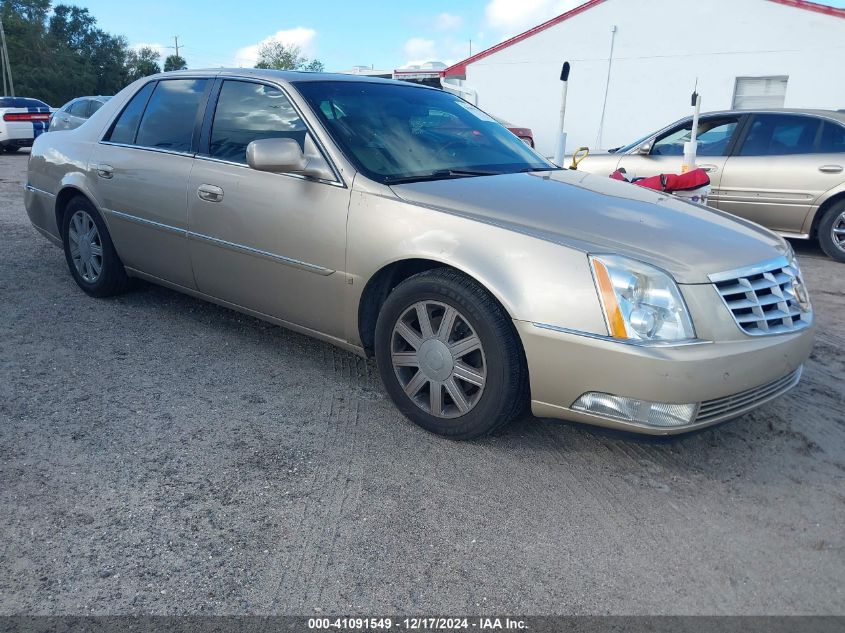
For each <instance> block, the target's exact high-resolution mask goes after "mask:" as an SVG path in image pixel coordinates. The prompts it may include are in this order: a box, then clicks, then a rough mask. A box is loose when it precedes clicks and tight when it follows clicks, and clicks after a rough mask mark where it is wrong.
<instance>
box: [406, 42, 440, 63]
mask: <svg viewBox="0 0 845 633" xmlns="http://www.w3.org/2000/svg"><path fill="white" fill-rule="evenodd" d="M403 50H404V51H405V57H407V58H409V59H421V60H423V61H429V60H432V59H436V58H437V47H436V46H435V43H434V40H427V39H425V38H423V37H412V38H411V39H409V40H408V41H407V42H405V46H404V47H403ZM408 63H417V62H408Z"/></svg>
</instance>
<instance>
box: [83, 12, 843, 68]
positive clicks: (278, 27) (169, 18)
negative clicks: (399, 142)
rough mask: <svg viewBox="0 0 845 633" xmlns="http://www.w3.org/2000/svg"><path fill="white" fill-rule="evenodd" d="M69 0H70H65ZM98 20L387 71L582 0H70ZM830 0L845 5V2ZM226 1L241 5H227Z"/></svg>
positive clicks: (207, 47)
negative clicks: (289, 47)
mask: <svg viewBox="0 0 845 633" xmlns="http://www.w3.org/2000/svg"><path fill="white" fill-rule="evenodd" d="M66 1H67V0H66ZM70 3H72V4H77V5H79V6H83V7H87V8H88V9H89V10H90V12H91V14H92V15H93V16H94V17H95V18H97V21H98V23H99V25H100V27H101V28H104V29H106V30H107V31H110V32H112V33H116V34H122V35H125V36H126V37H127V39H128V40H129V43H130V44H131V45H139V44H147V45H153V46H154V47H155V48H158V49H159V50H161V52H162V58H164V56H166V55H168V54H170V52H171V49H168V48H165V47H167V46H172V45H173V36H174V35H178V36H179V44H180V46H183V48H182V50H181V53H182V56H183V57H185V58H186V59H187V61H188V65H189V67H192V68H199V67H211V66H240V65H243V66H251V65H253V64H254V59H255V54H256V51H257V47H258V44H259V43H260V42H261V41H262V40H265V39H267V38H271V37H275V38H278V39H281V40H282V41H285V42H287V43H295V44H298V45H300V46H301V47H302V49H303V51H304V52H305V54H306V55H308V56H309V57H316V58H318V59H320V60H322V61H323V63H324V64H325V66H326V69H327V70H345V69H348V68H351V67H352V66H354V65H373V66H375V67H376V68H383V69H388V70H390V69H393V68H396V67H399V66H402V65H404V64H406V63H408V62H420V61H427V60H432V59H438V60H442V61H447V62H453V61H460V60H461V59H463V58H465V57H467V56H468V54H469V52H470V40H472V51H473V52H478V51H480V50H482V49H483V48H487V47H488V46H492V45H493V44H495V43H497V42H499V41H501V40H502V39H504V38H506V37H509V36H511V35H515V34H516V33H519V32H521V31H523V30H525V29H526V28H530V27H531V26H533V25H535V24H538V23H539V22H541V21H543V20H546V19H549V18H551V17H553V16H555V15H558V14H560V13H563V12H564V11H567V10H569V9H571V8H573V7H574V6H577V5H578V4H581V0H451V1H449V0H426V1H425V2H414V1H410V2H409V1H405V2H402V1H401V0H399V1H394V2H384V1H381V2H375V1H374V0H357V1H354V2H350V1H349V0H321V1H319V2H315V1H312V2H292V1H291V0H283V1H282V2H279V1H278V0H275V1H274V0H243V1H242V2H241V3H239V4H238V5H236V4H234V3H232V2H216V1H214V0H144V1H143V2H141V3H137V2H123V1H120V0H119V1H117V2H115V0H71V2H70ZM827 4H830V5H833V6H837V7H845V0H831V1H830V2H828V3H827ZM233 7H239V8H237V9H233Z"/></svg>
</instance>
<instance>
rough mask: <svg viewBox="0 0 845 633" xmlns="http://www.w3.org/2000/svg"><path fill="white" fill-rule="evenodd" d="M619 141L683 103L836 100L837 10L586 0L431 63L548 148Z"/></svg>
mask: <svg viewBox="0 0 845 633" xmlns="http://www.w3.org/2000/svg"><path fill="white" fill-rule="evenodd" d="M564 61H569V62H570V63H571V65H572V71H571V75H570V78H569V79H570V81H569V97H568V102H567V110H566V130H567V132H568V134H569V138H568V141H567V151H572V150H573V149H574V148H577V147H578V146H582V145H587V146H589V147H591V148H608V147H615V146H618V145H623V144H626V143H628V142H632V141H635V140H637V138H639V137H641V136H644V135H646V134H648V133H649V132H651V131H654V130H657V129H659V128H661V127H663V126H664V125H668V124H669V123H671V122H673V121H674V120H676V119H679V118H681V117H683V116H685V115H687V114H689V113H690V112H691V108H690V95H691V94H692V92H693V88H694V86H695V83H696V80H698V92H699V93H700V94H701V97H702V110H704V111H712V110H725V109H730V108H733V107H739V108H743V107H744V108H757V107H800V108H828V109H840V108H845V10H843V9H835V8H832V7H829V6H826V5H820V4H815V3H811V2H805V1H803V0H637V1H636V2H635V1H634V0H591V1H589V2H586V3H585V4H583V5H581V6H579V7H577V8H576V9H573V10H572V11H569V12H568V13H565V14H563V15H560V16H558V17H556V18H554V19H552V20H549V21H548V22H545V23H543V24H541V25H539V26H536V27H534V28H533V29H530V30H528V31H526V32H525V33H522V34H520V35H517V36H515V37H513V38H511V39H509V40H507V41H504V42H502V43H501V44H498V45H496V46H493V47H492V48H489V49H487V50H485V51H482V52H480V53H478V54H476V55H473V56H472V57H469V58H468V59H466V60H464V61H462V62H460V63H458V64H455V65H454V66H451V67H449V68H447V69H446V70H445V71H443V73H442V75H443V77H444V79H445V80H446V81H447V82H449V83H454V84H457V85H461V86H463V87H464V88H465V89H468V90H469V91H470V92H469V93H464V94H463V95H462V96H467V94H471V91H475V92H476V93H477V95H478V106H479V107H480V108H482V109H484V110H486V111H487V112H489V113H491V114H494V115H496V116H499V117H501V118H504V119H507V120H508V121H511V122H513V123H514V125H520V126H525V127H530V128H532V129H533V130H534V136H535V141H536V143H537V148H538V150H539V151H540V152H542V153H543V154H545V155H547V156H551V155H552V154H553V153H554V145H555V135H556V131H557V121H558V115H559V110H560V93H561V82H560V72H561V67H562V65H563V62H564Z"/></svg>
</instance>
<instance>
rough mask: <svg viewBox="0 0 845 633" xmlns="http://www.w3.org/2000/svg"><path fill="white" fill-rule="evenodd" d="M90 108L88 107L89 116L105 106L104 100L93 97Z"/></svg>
mask: <svg viewBox="0 0 845 633" xmlns="http://www.w3.org/2000/svg"><path fill="white" fill-rule="evenodd" d="M89 104H90V108H89V109H88V116H93V114H94V113H95V112H96V111H97V110H99V109H100V108H102V107H103V102H102V101H97V100H96V99H91V101H90V102H89Z"/></svg>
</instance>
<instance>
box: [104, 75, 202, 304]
mask: <svg viewBox="0 0 845 633" xmlns="http://www.w3.org/2000/svg"><path fill="white" fill-rule="evenodd" d="M211 84H212V80H211V79H189V78H179V79H165V80H160V81H152V82H150V83H148V84H146V85H145V86H144V87H143V88H141V89H140V90H139V91H138V92H137V93H136V94H135V96H134V97H133V98H132V99H131V100H130V101H129V103H128V104H127V105H126V107H125V108H124V109H123V111H122V112H121V114H120V115H119V116H118V118H117V119H116V120H115V122H114V124H113V125H112V126H111V128H110V130H109V131H108V132H107V134H106V135H105V138H104V139H103V140H102V141H101V142H100V143H99V144H98V145H97V147H96V149H95V150H94V154H93V157H92V163H93V164H92V167H91V171H92V173H94V174H96V176H95V177H94V178H93V183H94V186H95V192H94V193H95V195H96V197H97V200H98V201H99V203H100V205H101V207H103V208H104V211H105V213H106V214H107V216H108V219H109V230H110V232H111V234H112V238H113V239H114V243H115V246H116V248H117V251H118V254H119V255H120V257H121V259H122V260H123V263H124V264H125V265H126V266H128V267H129V268H132V269H135V270H138V271H141V272H144V273H147V274H149V275H152V276H154V277H157V278H159V279H162V280H165V281H169V282H171V283H175V284H178V285H180V286H184V287H187V288H194V287H195V285H196V284H195V283H194V276H193V271H192V269H191V259H190V255H189V253H188V246H187V225H188V221H187V214H188V211H187V186H188V177H189V176H190V173H191V167H192V165H193V160H194V158H193V157H194V153H195V151H196V149H195V147H196V143H197V141H198V138H199V129H200V126H201V123H202V112H203V110H204V107H205V103H206V100H207V98H208V92H209V91H210V87H211Z"/></svg>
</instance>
